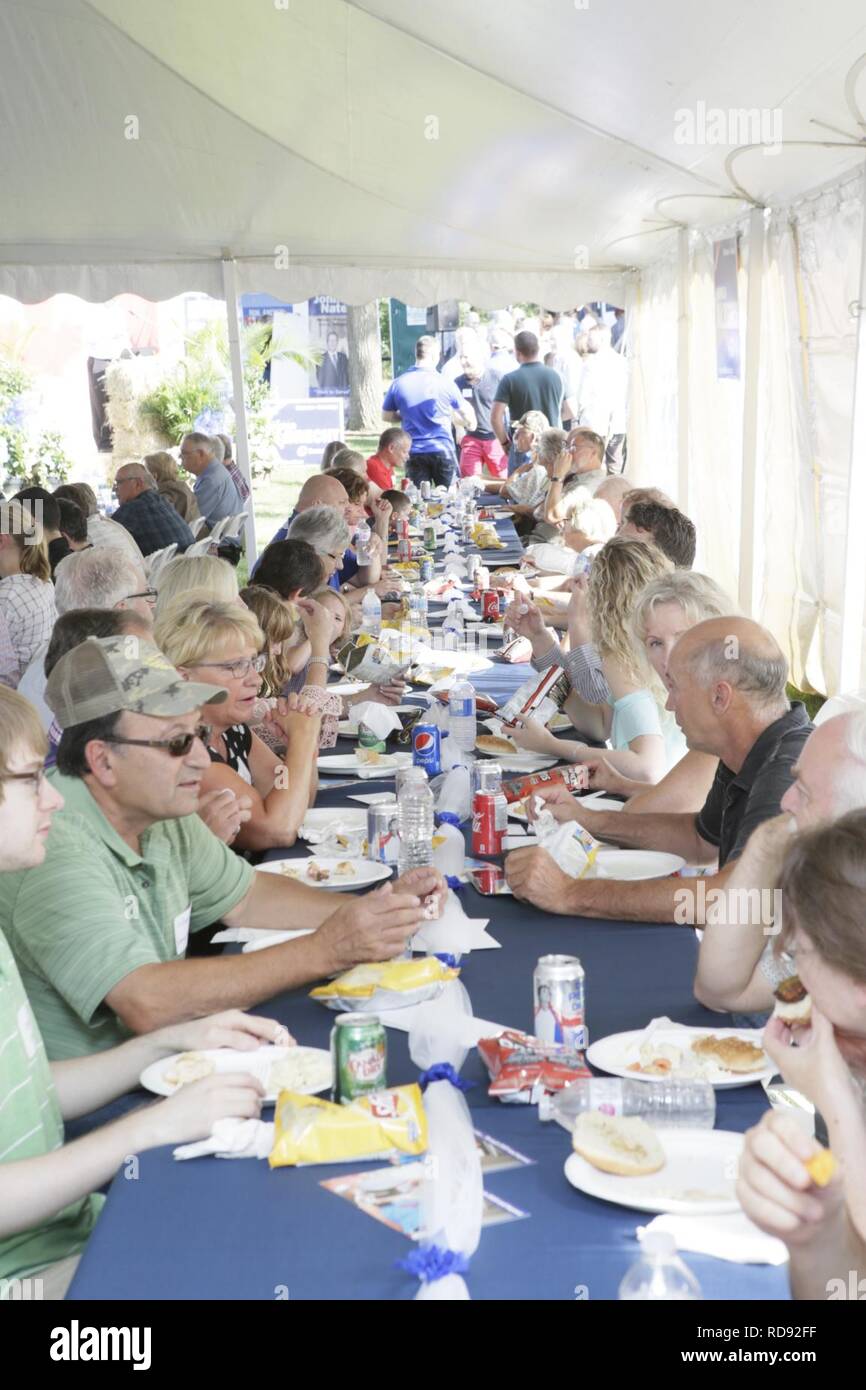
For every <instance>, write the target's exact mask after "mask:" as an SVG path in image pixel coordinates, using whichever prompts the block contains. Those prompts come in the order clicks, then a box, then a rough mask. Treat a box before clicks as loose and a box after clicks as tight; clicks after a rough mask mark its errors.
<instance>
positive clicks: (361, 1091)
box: [331, 1014, 388, 1105]
mask: <svg viewBox="0 0 866 1390" xmlns="http://www.w3.org/2000/svg"><path fill="white" fill-rule="evenodd" d="M387 1057H388V1042H387V1038H386V1035H385V1029H384V1027H383V1026H382V1024H381V1023H380V1022H379V1019H378V1018H377V1017H376V1015H375V1014H338V1015H337V1019H336V1022H335V1024H334V1026H333V1028H332V1029H331V1065H332V1067H333V1074H334V1084H333V1089H332V1092H331V1094H332V1096H333V1098H334V1100H335V1101H337V1102H338V1103H339V1104H340V1105H350V1104H351V1102H352V1101H353V1100H355V1099H357V1097H358V1096H368V1095H370V1094H371V1092H373V1091H382V1090H384V1088H385V1086H386V1085H387V1081H386V1079H385V1071H386V1063H387Z"/></svg>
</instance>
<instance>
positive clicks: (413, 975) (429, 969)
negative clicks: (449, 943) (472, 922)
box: [310, 956, 460, 1001]
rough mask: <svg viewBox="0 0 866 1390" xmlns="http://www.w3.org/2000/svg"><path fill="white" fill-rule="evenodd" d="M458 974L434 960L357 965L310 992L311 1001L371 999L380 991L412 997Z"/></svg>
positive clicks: (457, 971)
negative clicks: (415, 993) (417, 991)
mask: <svg viewBox="0 0 866 1390" xmlns="http://www.w3.org/2000/svg"><path fill="white" fill-rule="evenodd" d="M459 974H460V971H459V970H452V968H451V967H450V966H448V965H445V964H444V963H443V962H442V961H441V960H439V959H438V958H437V957H436V956H420V957H419V958H418V959H417V960H386V961H377V962H375V963H373V964H372V965H356V966H355V967H354V969H352V970H347V971H346V973H345V975H338V976H337V979H336V980H329V982H328V983H327V984H326V985H319V986H318V987H317V988H316V989H314V990H311V991H310V994H311V997H312V998H313V999H348V1000H350V1001H351V1000H355V1001H357V1000H359V999H372V997H373V995H374V994H379V993H381V992H382V991H383V990H384V991H387V992H388V993H389V994H411V993H414V992H415V991H416V990H419V989H426V988H427V987H428V986H430V985H442V984H445V983H446V981H448V980H456V979H457V976H458V975H459Z"/></svg>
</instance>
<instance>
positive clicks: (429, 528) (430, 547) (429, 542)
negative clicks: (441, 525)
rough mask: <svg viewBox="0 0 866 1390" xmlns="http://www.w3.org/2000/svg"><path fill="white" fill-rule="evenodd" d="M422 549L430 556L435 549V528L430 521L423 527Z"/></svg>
mask: <svg viewBox="0 0 866 1390" xmlns="http://www.w3.org/2000/svg"><path fill="white" fill-rule="evenodd" d="M424 549H425V550H426V551H429V553H430V554H431V555H432V554H433V551H434V550H435V549H436V527H435V526H434V525H433V523H432V521H431V522H429V523H428V524H427V525H426V526H425V527H424Z"/></svg>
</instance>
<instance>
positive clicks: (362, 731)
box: [358, 724, 385, 753]
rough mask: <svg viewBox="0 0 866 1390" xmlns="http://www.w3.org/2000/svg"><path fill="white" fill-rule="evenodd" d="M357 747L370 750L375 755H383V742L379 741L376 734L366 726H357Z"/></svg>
mask: <svg viewBox="0 0 866 1390" xmlns="http://www.w3.org/2000/svg"><path fill="white" fill-rule="evenodd" d="M358 747H359V748H372V749H373V750H374V751H375V752H376V753H384V752H385V741H384V739H381V738H380V737H379V735H378V734H375V733H374V732H373V730H372V729H369V728H368V727H367V725H366V724H359V725H358Z"/></svg>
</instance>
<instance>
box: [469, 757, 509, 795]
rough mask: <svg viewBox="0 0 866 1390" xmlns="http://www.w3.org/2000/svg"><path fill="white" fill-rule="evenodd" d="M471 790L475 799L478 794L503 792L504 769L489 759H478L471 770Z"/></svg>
mask: <svg viewBox="0 0 866 1390" xmlns="http://www.w3.org/2000/svg"><path fill="white" fill-rule="evenodd" d="M469 788H470V791H471V793H472V796H473V798H474V796H475V793H476V792H501V791H502V768H501V767H500V765H499V763H494V762H491V761H490V759H489V758H476V759H475V762H474V763H473V764H472V765H471V767H470V769H469Z"/></svg>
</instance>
